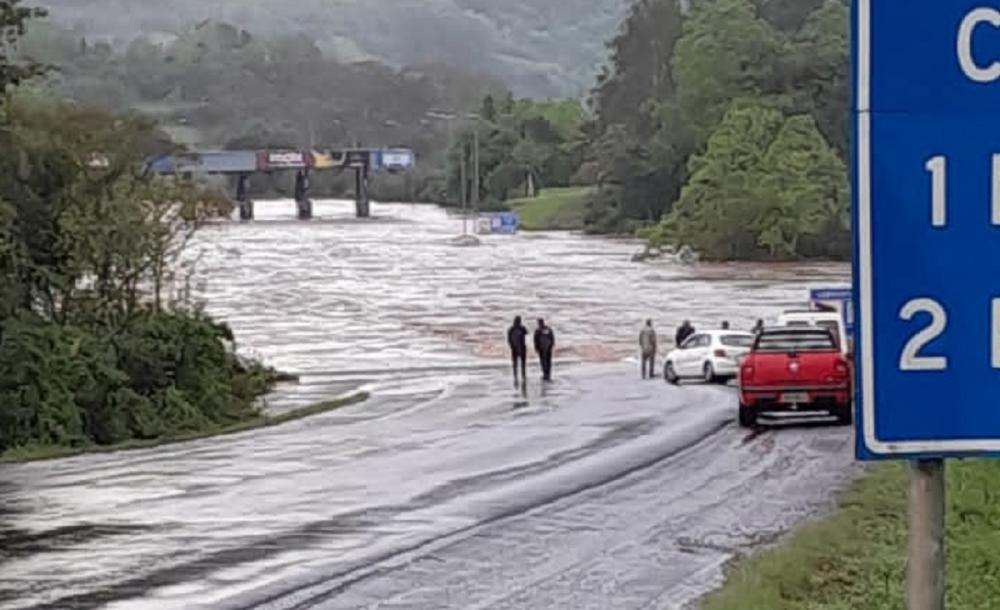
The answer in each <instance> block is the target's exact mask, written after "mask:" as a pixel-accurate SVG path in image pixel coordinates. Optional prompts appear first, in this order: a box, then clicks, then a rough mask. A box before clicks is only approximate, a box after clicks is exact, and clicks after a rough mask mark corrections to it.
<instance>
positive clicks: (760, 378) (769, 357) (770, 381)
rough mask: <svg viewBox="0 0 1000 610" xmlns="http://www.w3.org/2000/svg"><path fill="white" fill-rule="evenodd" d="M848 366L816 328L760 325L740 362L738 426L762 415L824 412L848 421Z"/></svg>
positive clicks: (829, 338) (752, 423)
mask: <svg viewBox="0 0 1000 610" xmlns="http://www.w3.org/2000/svg"><path fill="white" fill-rule="evenodd" d="M851 397H852V393H851V367H850V364H849V363H848V361H847V360H846V359H845V358H844V357H843V355H842V354H841V351H840V350H839V349H838V347H837V342H836V340H835V339H834V337H833V335H832V334H831V333H830V331H829V330H828V329H826V328H823V327H819V326H808V327H807V326H795V327H781V328H771V329H765V330H764V331H762V332H761V333H760V334H759V335H758V336H757V339H756V340H755V341H754V345H753V348H752V349H751V351H750V354H749V355H747V357H746V358H745V359H744V360H743V362H742V363H741V365H740V417H739V419H740V425H741V426H743V427H747V428H749V427H753V426H755V425H756V424H757V418H758V416H759V415H761V414H763V413H788V414H802V415H812V414H816V413H823V414H829V415H832V416H834V417H836V418H837V420H838V422H840V423H841V424H843V425H849V424H850V423H851V422H852V421H853V417H852V404H851V402H852V401H851Z"/></svg>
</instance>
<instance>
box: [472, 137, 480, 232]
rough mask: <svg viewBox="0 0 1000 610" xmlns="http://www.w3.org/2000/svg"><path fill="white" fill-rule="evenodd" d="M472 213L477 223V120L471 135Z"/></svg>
mask: <svg viewBox="0 0 1000 610" xmlns="http://www.w3.org/2000/svg"><path fill="white" fill-rule="evenodd" d="M472 141H473V149H472V167H473V174H472V213H473V215H474V216H475V218H476V220H477V222H478V219H479V119H478V118H477V119H476V129H475V131H474V132H473V135H472Z"/></svg>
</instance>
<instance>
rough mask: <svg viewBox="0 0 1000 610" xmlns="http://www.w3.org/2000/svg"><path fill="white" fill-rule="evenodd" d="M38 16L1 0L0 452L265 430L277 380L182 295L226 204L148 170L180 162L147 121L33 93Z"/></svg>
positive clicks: (15, 1) (37, 70)
mask: <svg viewBox="0 0 1000 610" xmlns="http://www.w3.org/2000/svg"><path fill="white" fill-rule="evenodd" d="M35 16H37V13H36V12H35V11H32V10H29V9H27V8H25V7H24V6H21V2H20V0H0V32H2V33H3V34H4V39H3V40H4V42H2V43H0V454H2V453H4V452H6V451H8V450H11V449H18V448H20V449H24V448H25V447H37V446H55V447H81V446H87V445H95V444H96V445H111V444H116V443H120V442H122V441H127V440H131V439H145V440H149V439H158V438H162V437H166V436H173V435H177V434H183V433H191V432H198V431H202V430H206V429H215V428H219V427H225V426H228V425H233V424H236V423H239V422H243V421H247V420H252V419H254V418H257V417H258V416H259V413H258V410H257V406H256V401H257V399H258V397H260V396H261V395H262V394H263V393H264V392H266V391H267V390H268V389H269V387H270V386H271V384H272V382H273V380H274V374H273V372H272V371H270V370H268V369H266V368H264V367H262V366H261V365H259V364H257V363H254V362H247V361H244V360H241V359H239V358H237V357H236V356H235V355H234V354H233V352H232V350H231V349H229V348H228V347H227V344H231V342H232V340H233V337H232V335H231V333H230V331H229V329H228V328H226V327H225V326H224V325H221V324H218V323H216V322H214V321H212V320H211V319H209V318H208V317H206V316H205V315H203V314H202V313H201V312H200V311H198V310H197V308H191V307H189V306H188V305H187V303H186V299H185V298H184V295H183V293H182V292H178V290H176V289H175V287H176V286H178V282H177V281H176V280H179V279H180V278H178V277H177V276H176V274H177V273H178V272H180V271H182V270H181V269H179V267H178V265H177V262H178V260H179V256H180V254H181V252H182V251H183V248H184V246H185V244H186V243H187V242H188V240H189V239H190V237H191V236H192V234H193V232H194V231H195V230H197V228H198V227H199V226H200V224H201V223H202V222H203V221H204V220H205V219H207V218H209V217H211V216H213V215H216V214H218V213H219V212H220V211H224V210H228V204H227V202H225V201H224V200H222V199H220V198H219V197H217V196H215V195H213V194H212V193H208V192H204V191H201V190H199V189H198V188H196V187H194V186H191V185H188V184H184V183H180V182H175V181H171V180H165V179H160V178H157V177H154V176H151V175H149V174H148V173H147V172H146V171H145V169H144V164H143V159H144V158H145V157H146V156H147V155H149V154H153V153H156V152H163V151H167V150H170V144H169V143H168V142H167V140H166V139H165V138H164V137H163V136H162V135H161V134H158V133H157V132H156V131H155V130H154V129H153V128H152V126H151V125H150V124H149V123H148V122H147V121H144V120H142V119H138V118H132V117H122V116H114V115H111V114H107V113H105V112H103V111H100V110H92V109H89V108H86V107H83V106H71V105H66V104H61V103H53V102H47V101H44V100H40V99H38V98H37V97H36V96H33V95H31V94H30V91H27V90H26V85H25V84H24V81H26V80H27V79H30V78H31V77H33V76H36V75H38V74H39V73H40V72H42V68H40V67H39V66H38V65H35V64H31V63H29V62H25V61H23V60H21V59H19V56H17V55H15V54H14V53H13V52H12V47H14V46H16V42H17V39H18V38H19V36H20V34H21V32H23V30H24V28H25V27H27V26H28V25H29V22H31V23H34V22H33V21H31V20H32V18H33V17H35Z"/></svg>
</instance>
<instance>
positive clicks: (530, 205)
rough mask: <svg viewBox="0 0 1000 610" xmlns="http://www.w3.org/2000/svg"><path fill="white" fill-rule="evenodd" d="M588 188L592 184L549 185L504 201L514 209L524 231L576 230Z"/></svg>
mask: <svg viewBox="0 0 1000 610" xmlns="http://www.w3.org/2000/svg"><path fill="white" fill-rule="evenodd" d="M592 192H593V188H592V187H587V186H579V187H569V188H552V189H545V190H543V191H542V193H541V195H539V196H538V197H534V198H529V199H514V200H511V201H508V202H507V203H508V205H510V207H511V209H512V210H514V211H515V212H517V213H518V216H519V217H520V223H521V228H522V229H524V230H525V231H579V230H582V229H583V218H584V215H585V214H586V211H587V210H586V208H587V201H588V199H589V198H590V194H591V193H592Z"/></svg>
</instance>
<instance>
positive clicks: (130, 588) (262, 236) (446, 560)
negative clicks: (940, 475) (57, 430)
mask: <svg viewBox="0 0 1000 610" xmlns="http://www.w3.org/2000/svg"><path fill="white" fill-rule="evenodd" d="M351 210H352V204H350V203H348V202H319V204H318V205H317V207H316V212H317V216H318V218H317V219H316V220H314V221H311V222H306V223H300V222H298V221H296V220H294V218H293V214H294V206H293V205H292V204H291V202H259V203H258V205H257V212H258V221H257V222H254V223H250V224H239V223H222V224H219V225H214V226H211V227H209V228H207V229H206V230H204V231H203V232H202V233H201V235H200V236H199V238H198V240H197V242H196V243H195V244H194V246H193V249H192V257H193V258H196V259H197V266H196V273H195V275H193V276H192V279H191V285H192V287H193V290H194V295H195V298H196V299H199V300H203V301H204V302H205V304H206V306H207V309H208V311H209V312H211V313H212V314H213V315H216V316H218V317H220V318H222V319H224V320H226V321H228V322H229V323H230V324H231V325H232V326H233V328H234V330H235V331H236V334H237V337H238V339H239V341H240V349H241V350H242V351H243V352H244V353H248V354H254V355H257V356H259V357H261V358H263V359H264V360H265V361H266V362H267V363H269V364H271V365H274V366H276V367H278V368H279V369H281V370H284V371H288V372H294V373H299V374H301V375H302V379H301V383H300V384H297V385H291V386H287V387H283V388H281V389H279V391H277V392H276V393H275V395H274V396H273V397H271V398H270V399H269V408H271V409H274V410H281V409H286V408H289V407H290V406H294V405H298V404H303V403H308V402H311V401H314V400H317V399H327V398H331V397H333V396H337V395H342V394H346V393H350V392H354V391H357V390H359V389H363V390H366V391H369V392H370V393H371V395H372V398H371V399H370V400H369V401H367V402H366V403H363V404H359V405H356V406H353V407H349V408H345V409H342V410H340V411H336V412H333V413H328V414H325V415H321V416H318V417H315V418H311V419H308V420H303V421H299V422H294V423H292V424H288V425H286V426H282V427H278V428H273V429H268V430H260V431H255V432H250V433H246V434H241V435H235V436H232V437H226V438H221V439H211V440H204V441H199V442H195V443H188V444H183V445H174V446H170V447H163V448H159V449H155V450H143V451H136V452H129V453H119V454H107V455H96V456H83V457H78V458H72V459H68V460H61V461H56V462H47V463H37V464H30V465H24V466H4V467H0V468H2V469H0V481H2V482H0V499H2V504H0V575H2V576H0V608H5V609H6V608H10V609H15V608H17V609H20V608H53V609H56V608H59V609H62V608H98V607H108V608H137V609H145V608H178V609H181V608H185V609H186V608H200V607H204V608H324V609H334V608H336V609H345V610H348V609H355V608H372V609H374V608H393V609H399V608H407V609H414V610H418V609H419V610H424V609H426V610H432V609H438V608H455V609H463V610H464V609H471V608H484V609H485V608H497V609H499V608H523V609H534V608H567V609H570V608H572V609H582V608H616V609H617V608H622V609H628V608H680V607H683V606H684V605H685V604H689V603H690V602H692V601H693V600H696V599H697V598H698V597H699V596H700V595H702V594H704V592H705V591H707V590H710V589H711V588H712V587H714V586H716V585H717V584H718V583H719V582H720V579H721V576H722V569H723V566H724V565H725V563H726V562H727V561H729V560H730V559H732V558H733V557H734V556H738V555H740V554H742V553H744V552H747V551H748V550H749V549H751V548H753V547H754V545H757V544H759V543H761V542H768V541H771V540H774V539H775V538H776V537H778V536H780V535H781V534H782V533H783V532H785V531H787V529H788V528H789V527H791V526H792V525H794V524H795V523H797V522H799V521H800V520H802V519H804V518H808V517H809V516H811V515H813V514H814V513H815V512H816V511H817V510H822V509H824V508H826V507H828V506H829V505H830V502H831V497H832V494H833V492H834V491H835V490H836V489H838V488H840V487H841V486H842V485H843V484H844V483H845V482H846V481H848V480H849V479H850V477H851V476H852V475H853V474H854V473H855V472H856V470H855V466H854V465H853V463H852V459H851V434H850V432H849V431H847V430H844V429H837V428H793V429H788V430H773V431H768V432H765V433H763V434H761V435H759V436H758V435H750V436H748V435H746V434H745V433H743V432H741V431H739V430H737V429H736V427H735V426H734V425H733V423H732V420H733V418H734V416H735V397H734V394H733V392H732V390H731V389H728V388H717V387H703V386H684V387H681V388H673V387H669V386H667V385H666V384H664V383H662V381H641V380H639V379H637V377H638V364H637V363H635V362H634V361H633V360H632V356H633V351H634V349H633V346H634V343H635V338H636V335H637V332H638V327H639V324H640V323H641V321H642V320H644V319H645V318H647V317H652V318H653V319H654V320H656V322H657V323H658V325H659V327H660V329H661V332H663V333H664V334H672V330H673V327H674V326H675V325H676V324H677V323H678V322H679V321H680V320H682V319H685V318H688V319H691V320H692V322H694V323H695V325H696V326H714V325H716V324H718V323H719V322H721V321H722V320H729V321H730V322H731V323H732V324H733V326H734V328H741V327H745V328H749V327H750V326H751V325H752V324H753V321H754V320H755V319H756V318H757V317H765V318H766V317H769V316H773V315H774V314H775V313H777V312H778V311H780V310H781V309H783V308H787V307H793V306H796V305H800V304H801V303H802V301H803V299H804V297H805V295H806V294H807V291H808V288H809V287H810V286H814V285H819V286H823V285H839V284H844V283H846V282H847V281H848V269H847V268H846V267H845V266H842V265H830V264H813V265H700V266H696V267H683V266H676V265H673V264H670V263H667V262H652V263H646V264H635V263H631V262H630V260H629V259H630V256H631V255H632V254H633V253H634V252H636V251H637V250H638V249H639V245H638V244H637V243H636V242H633V241H615V240H605V239H598V238H587V237H582V236H578V235H572V234H537V235H519V236H514V237H509V236H508V237H502V236H489V237H484V238H483V243H482V245H481V246H478V247H459V246H456V245H454V244H453V240H454V238H455V237H456V236H457V235H459V234H460V232H461V228H462V222H461V221H460V220H455V219H450V218H448V217H447V215H446V214H445V213H444V212H443V211H441V210H439V209H437V208H433V207H428V206H410V205H377V204H376V205H375V206H374V207H373V212H374V214H375V218H373V219H370V220H365V221H358V220H354V219H352V218H351ZM514 314H522V315H523V316H525V318H526V319H530V318H535V317H539V316H541V317H544V318H546V319H547V320H548V321H550V322H551V324H552V325H553V327H554V329H555V331H556V334H557V342H558V345H559V351H558V353H557V364H556V380H555V382H554V383H553V384H551V385H543V384H541V383H540V382H539V381H537V367H535V369H534V370H533V371H532V372H531V373H530V374H529V382H528V386H527V388H526V389H525V390H523V391H522V390H521V389H515V388H514V386H513V385H512V383H511V380H510V377H509V371H508V366H509V365H508V364H507V362H506V358H505V353H504V329H505V327H506V325H507V324H508V323H509V320H510V318H511V317H512V316H513V315H514Z"/></svg>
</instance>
